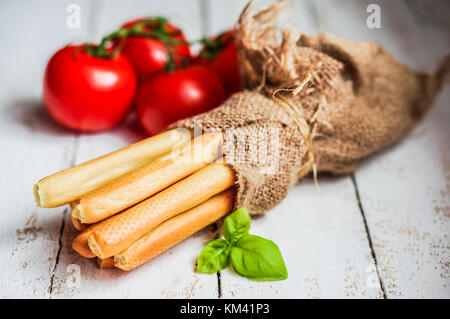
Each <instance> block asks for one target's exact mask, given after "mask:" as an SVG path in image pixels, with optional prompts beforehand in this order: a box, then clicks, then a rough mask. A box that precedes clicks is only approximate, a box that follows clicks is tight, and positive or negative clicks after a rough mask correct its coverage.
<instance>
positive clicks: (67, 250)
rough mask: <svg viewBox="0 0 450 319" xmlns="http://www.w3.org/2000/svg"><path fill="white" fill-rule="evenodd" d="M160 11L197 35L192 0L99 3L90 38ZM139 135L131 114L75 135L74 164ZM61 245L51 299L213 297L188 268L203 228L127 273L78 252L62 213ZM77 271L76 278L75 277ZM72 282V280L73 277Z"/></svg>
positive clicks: (212, 283)
mask: <svg viewBox="0 0 450 319" xmlns="http://www.w3.org/2000/svg"><path fill="white" fill-rule="evenodd" d="M147 15H161V16H166V17H168V18H169V19H171V20H172V21H173V22H174V23H175V24H176V25H178V26H180V27H181V28H182V29H183V30H184V31H185V33H186V35H187V37H188V38H190V39H197V38H199V37H200V36H201V19H200V6H199V2H198V1H184V0H177V1H171V2H170V5H168V4H167V3H165V2H163V1H132V2H124V1H110V0H108V1H104V2H101V3H100V4H99V5H98V12H97V15H96V17H95V20H97V21H98V25H97V27H96V32H93V34H90V35H89V37H90V38H91V39H92V40H97V41H98V39H100V37H101V36H102V35H104V34H106V33H107V32H111V31H113V30H114V29H115V28H117V27H118V26H120V24H121V23H123V22H125V21H126V20H128V19H131V18H136V17H142V16H147ZM143 137H145V135H143V134H142V132H141V131H140V129H139V127H138V124H137V123H136V121H135V120H134V119H133V118H131V119H129V120H128V121H127V123H126V124H124V125H121V126H119V127H117V128H115V129H113V130H111V131H109V132H105V133H100V134H95V135H81V136H80V137H79V146H78V152H77V157H76V162H77V163H80V162H83V161H85V160H88V159H91V158H93V157H96V156H99V155H102V154H105V153H107V152H110V151H112V150H115V149H117V148H120V147H123V146H125V145H128V144H130V143H132V142H135V141H137V140H139V139H142V138H143ZM66 217H67V218H66V223H67V224H66V228H65V230H64V236H63V249H62V252H61V256H60V262H59V264H58V267H57V270H56V276H55V288H54V293H53V295H52V296H53V297H55V298H67V297H70V298H124V297H127V298H198V297H201V298H215V297H217V279H216V277H215V276H213V277H211V276H202V275H199V274H196V273H195V272H194V262H195V260H196V257H197V256H198V254H199V252H200V251H201V249H202V246H203V244H204V242H205V240H208V239H211V238H212V236H213V235H212V232H211V228H207V229H205V230H203V231H201V232H199V233H198V234H196V235H194V236H193V237H191V238H189V239H187V240H185V241H184V242H183V243H180V244H179V245H178V246H176V247H174V248H173V249H171V250H170V251H168V252H166V253H165V254H163V255H161V256H159V257H157V258H156V259H154V260H153V261H151V262H149V263H148V264H146V265H143V266H142V267H140V268H139V269H136V270H134V271H131V272H123V271H121V270H118V269H104V270H101V269H99V268H97V266H96V265H95V262H94V261H93V260H87V259H84V258H81V257H80V256H78V255H77V254H76V253H75V252H74V251H73V250H72V249H71V245H72V241H73V238H74V237H75V236H76V231H75V230H74V229H73V227H72V225H71V224H70V219H69V216H66ZM78 274H79V276H78ZM73 280H75V281H73Z"/></svg>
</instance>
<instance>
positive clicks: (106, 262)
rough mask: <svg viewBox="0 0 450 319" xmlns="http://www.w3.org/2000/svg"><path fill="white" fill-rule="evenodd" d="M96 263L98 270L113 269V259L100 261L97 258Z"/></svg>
mask: <svg viewBox="0 0 450 319" xmlns="http://www.w3.org/2000/svg"><path fill="white" fill-rule="evenodd" d="M97 263H98V266H99V267H100V268H102V269H103V268H112V267H114V258H113V257H109V258H106V259H101V258H98V257H97Z"/></svg>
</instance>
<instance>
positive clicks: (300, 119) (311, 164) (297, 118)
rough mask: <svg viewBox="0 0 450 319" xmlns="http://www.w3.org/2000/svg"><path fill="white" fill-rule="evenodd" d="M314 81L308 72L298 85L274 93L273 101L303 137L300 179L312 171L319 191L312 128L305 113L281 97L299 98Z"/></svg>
mask: <svg viewBox="0 0 450 319" xmlns="http://www.w3.org/2000/svg"><path fill="white" fill-rule="evenodd" d="M311 79H312V75H311V73H310V72H306V73H305V74H304V78H303V80H302V81H301V82H300V83H298V82H297V81H296V83H295V84H293V85H289V86H287V87H285V88H279V89H276V90H275V91H273V93H272V99H273V100H274V101H275V103H277V104H278V105H279V106H280V107H281V108H282V109H283V110H284V111H285V112H286V113H287V114H288V115H289V117H290V118H291V119H292V120H293V121H294V123H295V124H296V125H297V127H298V129H299V131H300V134H301V135H302V137H303V139H304V141H305V145H306V150H307V153H306V160H305V163H304V164H303V165H302V167H300V170H299V172H298V178H299V179H300V178H302V177H304V176H305V175H307V174H308V173H309V172H310V171H311V170H312V172H313V176H314V183H315V184H316V187H317V189H319V190H320V187H319V182H318V181H317V165H316V162H315V159H314V152H313V145H312V137H311V128H310V126H309V124H308V122H307V121H306V119H305V117H304V116H303V112H302V111H301V110H300V109H299V108H298V107H297V106H296V105H295V104H294V103H292V101H291V100H290V99H288V98H286V97H285V96H283V95H281V94H280V92H291V94H292V97H295V96H297V95H298V94H299V93H300V92H301V91H302V90H303V88H304V87H305V86H306V84H307V83H308V82H310V81H311ZM299 80H300V79H299Z"/></svg>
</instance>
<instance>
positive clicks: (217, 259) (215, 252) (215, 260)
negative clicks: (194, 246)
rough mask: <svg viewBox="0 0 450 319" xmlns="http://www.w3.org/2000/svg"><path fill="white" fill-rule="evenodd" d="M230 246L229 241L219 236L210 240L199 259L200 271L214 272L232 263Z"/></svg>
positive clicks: (198, 266)
mask: <svg viewBox="0 0 450 319" xmlns="http://www.w3.org/2000/svg"><path fill="white" fill-rule="evenodd" d="M229 251H230V247H229V245H228V243H227V242H226V241H225V240H223V239H221V238H219V239H215V240H213V241H210V242H209V243H208V244H207V245H206V246H205V247H203V250H202V252H201V253H200V256H199V257H198V261H197V270H198V271H199V272H203V273H207V274H213V273H216V272H218V271H220V270H222V269H224V268H227V267H228V265H229V263H230V258H229V256H228V255H229Z"/></svg>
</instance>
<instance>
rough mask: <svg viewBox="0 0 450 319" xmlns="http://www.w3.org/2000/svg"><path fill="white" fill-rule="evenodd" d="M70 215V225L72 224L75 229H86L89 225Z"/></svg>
mask: <svg viewBox="0 0 450 319" xmlns="http://www.w3.org/2000/svg"><path fill="white" fill-rule="evenodd" d="M71 217H72V225H73V227H74V228H75V229H76V230H78V231H83V230H85V229H87V228H88V227H89V225H88V224H83V223H81V222H80V220H79V219H77V218H75V217H73V216H71Z"/></svg>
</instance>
